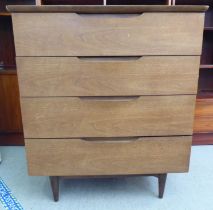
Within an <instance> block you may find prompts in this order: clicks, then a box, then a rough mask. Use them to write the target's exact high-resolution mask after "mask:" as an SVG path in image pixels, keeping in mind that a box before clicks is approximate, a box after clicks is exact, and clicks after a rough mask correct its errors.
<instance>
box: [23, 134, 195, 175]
mask: <svg viewBox="0 0 213 210" xmlns="http://www.w3.org/2000/svg"><path fill="white" fill-rule="evenodd" d="M191 138H192V137H191V136H185V137H147V138H138V139H137V140H125V141H122V140H121V141H101V140H95V141H85V140H82V139H26V140H25V142H26V151H27V160H28V170H29V174H30V175H38V176H54V175H57V176H78V175H80V176H84V175H86V176H88V175H120V174H149V173H169V172H186V171H188V165H189V156H190V149H191Z"/></svg>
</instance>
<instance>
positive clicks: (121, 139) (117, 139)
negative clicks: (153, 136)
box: [81, 137, 140, 143]
mask: <svg viewBox="0 0 213 210" xmlns="http://www.w3.org/2000/svg"><path fill="white" fill-rule="evenodd" d="M139 139H140V138H139V137H114V138H113V137H105V138H104V137H102V138H98V137H96V138H93V137H89V138H81V140H82V141H88V142H91V143H93V142H94V143H107V142H108V143H131V142H135V141H137V140H139Z"/></svg>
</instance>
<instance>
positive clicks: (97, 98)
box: [78, 96, 140, 101]
mask: <svg viewBox="0 0 213 210" xmlns="http://www.w3.org/2000/svg"><path fill="white" fill-rule="evenodd" d="M78 98H79V99H81V100H87V101H133V100H137V99H139V98H140V96H80V97H78Z"/></svg>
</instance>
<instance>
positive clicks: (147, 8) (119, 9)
mask: <svg viewBox="0 0 213 210" xmlns="http://www.w3.org/2000/svg"><path fill="white" fill-rule="evenodd" d="M208 8H209V6H207V5H179V6H173V7H171V6H165V5H128V6H127V5H122V6H118V5H116V6H115V5H113V6H112V5H111V6H109V5H108V6H98V5H96V6H91V5H90V6H88V5H87V6H86V5H84V6H75V5H72V6H71V5H51V6H47V5H46V6H45V5H43V6H42V7H38V6H29V5H21V6H18V5H8V6H7V10H8V11H9V12H21V13H24V12H26V13H31V12H36V13H39V12H52V13H54V12H76V13H84V14H86V13H87V14H90V13H95V14H97V13H108V14H110V13H121V14H123V13H125V14H126V13H142V12H205V11H206V10H207V9H208Z"/></svg>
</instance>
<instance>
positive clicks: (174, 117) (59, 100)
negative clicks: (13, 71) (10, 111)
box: [8, 6, 207, 200]
mask: <svg viewBox="0 0 213 210" xmlns="http://www.w3.org/2000/svg"><path fill="white" fill-rule="evenodd" d="M8 9H9V10H10V11H11V12H12V18H13V28H14V34H15V46H16V55H17V58H16V62H17V66H18V79H19V88H20V95H21V109H22V117H23V125H24V136H25V142H26V152H27V160H28V169H29V174H30V175H37V176H50V177H51V184H52V187H53V192H54V196H55V197H54V198H55V200H57V199H58V177H64V176H66V177H67V176H69V177H76V176H80V177H82V176H115V175H146V174H147V175H148V174H153V175H156V176H158V178H159V185H160V197H162V196H163V189H164V184H165V178H166V174H167V173H172V172H187V171H188V167H189V158H190V148H191V136H192V126H193V117H194V116H193V115H194V104H195V98H196V91H197V79H198V70H199V62H200V54H201V44H202V33H203V23H204V11H205V10H206V9H207V7H205V6H188V7H184V6H174V7H169V6H106V7H104V6H40V7H39V6H37V7H36V6H9V7H8Z"/></svg>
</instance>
